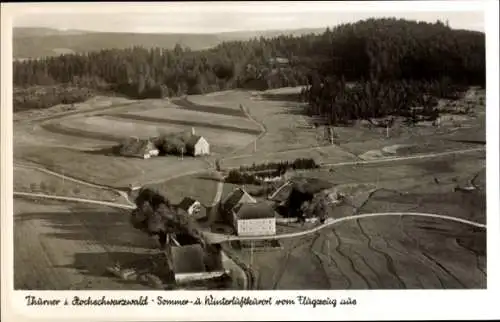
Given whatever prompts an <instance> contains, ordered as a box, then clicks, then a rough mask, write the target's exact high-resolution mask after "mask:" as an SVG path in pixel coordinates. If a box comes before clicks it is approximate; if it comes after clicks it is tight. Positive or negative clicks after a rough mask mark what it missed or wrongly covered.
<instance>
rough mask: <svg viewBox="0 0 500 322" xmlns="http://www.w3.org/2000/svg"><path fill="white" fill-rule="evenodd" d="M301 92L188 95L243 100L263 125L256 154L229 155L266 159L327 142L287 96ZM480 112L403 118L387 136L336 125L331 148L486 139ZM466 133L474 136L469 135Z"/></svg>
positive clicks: (430, 147)
mask: <svg viewBox="0 0 500 322" xmlns="http://www.w3.org/2000/svg"><path fill="white" fill-rule="evenodd" d="M299 91H300V87H298V88H286V89H283V90H270V91H265V92H250V91H229V92H224V94H221V95H217V96H206V95H205V96H190V97H189V98H188V99H189V100H190V101H192V102H193V103H196V104H201V105H212V106H220V107H225V108H231V107H233V108H234V107H235V106H239V104H242V105H243V107H244V108H245V109H246V110H247V111H248V113H250V115H251V116H252V118H254V119H255V121H256V122H258V123H260V124H261V125H262V126H264V127H265V128H266V133H265V134H263V135H262V136H261V137H259V139H258V141H257V151H256V152H254V148H255V146H254V145H249V146H247V147H246V148H242V149H240V150H238V151H237V153H235V155H231V156H228V157H232V156H238V157H240V156H239V155H247V154H252V155H253V156H252V157H253V158H263V159H265V158H266V157H268V155H269V153H274V152H280V151H282V150H290V149H301V148H311V147H315V146H323V145H325V144H326V143H327V142H326V139H325V133H324V128H323V127H321V126H320V127H318V128H316V129H314V128H312V127H311V123H312V120H311V119H310V118H309V117H306V116H304V115H302V111H301V109H302V107H301V106H302V105H303V103H301V102H297V101H296V100H292V99H290V98H288V97H289V96H291V95H294V93H295V94H297V93H298V92H299ZM281 92H283V93H281ZM481 95H483V96H484V91H482V92H479V93H478V94H477V97H478V99H479V97H481ZM273 97H275V98H276V99H275V98H273ZM463 100H466V99H463ZM468 100H471V98H470V97H469V98H468ZM461 104H462V105H463V104H465V103H464V102H462V101H459V102H458V103H456V104H455V105H457V106H460V105H461ZM484 110H485V107H484V105H481V104H478V105H477V106H476V107H475V109H474V115H470V116H466V115H447V114H445V115H443V116H442V119H443V121H442V123H441V126H440V127H434V126H431V125H430V124H425V122H424V123H423V124H421V125H418V126H415V127H407V126H404V125H402V124H401V122H396V124H395V126H394V127H393V128H392V129H391V130H390V132H389V134H390V135H389V137H387V136H386V134H387V133H386V129H385V128H370V127H368V126H367V125H366V124H364V123H359V124H358V125H355V126H351V127H334V132H335V136H336V137H335V139H334V141H335V146H336V147H337V149H336V150H337V151H339V152H336V153H342V152H344V153H347V154H349V153H351V154H352V155H356V156H360V155H363V154H364V153H367V152H368V155H371V157H380V156H383V155H379V154H383V152H380V151H371V150H373V149H382V148H384V147H387V146H392V145H396V144H399V145H417V146H418V147H415V149H418V150H420V151H421V152H417V153H423V152H433V151H436V150H437V151H442V150H441V149H454V148H463V147H464V146H471V145H473V144H477V143H478V142H481V140H482V141H483V142H484V138H485V133H486V132H485V121H484V120H485V113H484ZM468 136H471V137H472V138H471V139H467V137H468ZM369 151H370V152H369ZM330 154H331V153H330ZM334 154H335V153H334ZM231 162H233V161H231ZM249 162H253V161H252V160H249ZM332 162H334V161H332ZM228 166H230V165H228Z"/></svg>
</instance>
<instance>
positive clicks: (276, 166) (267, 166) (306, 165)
mask: <svg viewBox="0 0 500 322" xmlns="http://www.w3.org/2000/svg"><path fill="white" fill-rule="evenodd" d="M318 167H319V165H318V164H317V163H316V161H315V160H314V159H311V158H298V159H295V160H294V161H292V162H290V161H280V162H268V163H260V164H255V163H254V164H252V165H251V166H240V171H265V170H273V171H274V170H278V171H280V170H281V171H280V173H284V172H286V170H289V169H294V170H298V169H315V168H318Z"/></svg>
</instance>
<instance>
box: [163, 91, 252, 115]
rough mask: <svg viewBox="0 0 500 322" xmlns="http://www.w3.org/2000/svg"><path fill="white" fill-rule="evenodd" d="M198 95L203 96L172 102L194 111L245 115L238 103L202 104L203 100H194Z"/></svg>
mask: <svg viewBox="0 0 500 322" xmlns="http://www.w3.org/2000/svg"><path fill="white" fill-rule="evenodd" d="M226 95H227V94H226ZM199 97H204V96H199V95H198V96H190V98H189V99H175V100H172V103H174V104H175V105H177V106H178V107H180V108H182V109H186V110H191V111H196V112H205V113H213V114H223V115H232V116H239V117H245V113H243V111H242V110H241V109H240V106H239V105H238V104H235V105H234V106H219V105H218V104H214V105H212V104H204V103H203V101H201V102H197V101H196V98H199ZM193 98H194V99H195V100H194V101H193V100H192V99H193Z"/></svg>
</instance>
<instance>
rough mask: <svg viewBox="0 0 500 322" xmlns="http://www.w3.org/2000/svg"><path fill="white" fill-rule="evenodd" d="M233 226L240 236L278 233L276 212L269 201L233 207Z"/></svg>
mask: <svg viewBox="0 0 500 322" xmlns="http://www.w3.org/2000/svg"><path fill="white" fill-rule="evenodd" d="M232 219H233V220H232V221H233V226H234V229H235V230H236V234H237V235H238V236H267V235H275V234H276V214H275V212H274V209H273V208H272V206H271V205H270V204H268V203H264V202H262V203H244V204H239V205H238V206H237V207H236V208H234V209H233V218H232Z"/></svg>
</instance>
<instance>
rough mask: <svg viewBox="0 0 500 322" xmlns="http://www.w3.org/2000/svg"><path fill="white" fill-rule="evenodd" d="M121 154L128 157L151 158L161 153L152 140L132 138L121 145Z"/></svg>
mask: <svg viewBox="0 0 500 322" xmlns="http://www.w3.org/2000/svg"><path fill="white" fill-rule="evenodd" d="M119 154H120V155H123V156H128V157H137V158H143V159H149V158H151V157H152V156H157V155H158V154H159V150H158V148H157V147H156V146H155V144H154V143H153V142H151V141H150V140H144V139H142V140H141V139H138V138H130V139H128V140H126V141H124V142H123V143H122V144H121V145H120V147H119Z"/></svg>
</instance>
